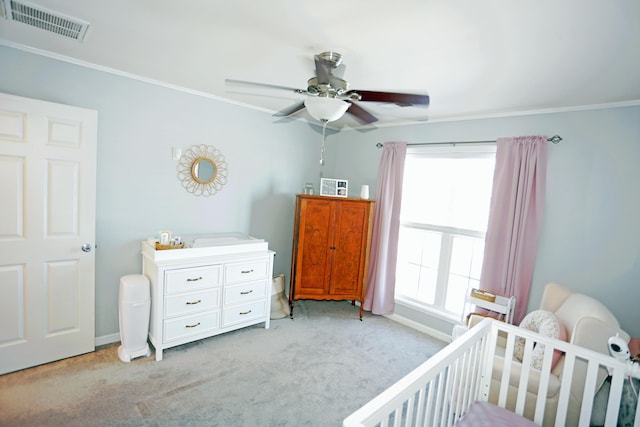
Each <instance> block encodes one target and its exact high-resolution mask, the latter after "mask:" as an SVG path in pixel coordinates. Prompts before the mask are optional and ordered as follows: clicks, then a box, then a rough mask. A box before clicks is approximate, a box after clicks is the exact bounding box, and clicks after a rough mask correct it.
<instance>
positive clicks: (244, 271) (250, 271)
mask: <svg viewBox="0 0 640 427" xmlns="http://www.w3.org/2000/svg"><path fill="white" fill-rule="evenodd" d="M240 273H242V274H248V273H253V268H252V269H251V270H242V271H240Z"/></svg>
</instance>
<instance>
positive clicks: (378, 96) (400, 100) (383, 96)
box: [350, 90, 429, 107]
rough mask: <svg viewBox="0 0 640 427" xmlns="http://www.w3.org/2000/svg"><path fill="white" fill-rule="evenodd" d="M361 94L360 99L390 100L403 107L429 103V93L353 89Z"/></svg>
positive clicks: (373, 100)
mask: <svg viewBox="0 0 640 427" xmlns="http://www.w3.org/2000/svg"><path fill="white" fill-rule="evenodd" d="M350 92H355V93H357V94H358V95H360V101H368V102H390V103H393V104H398V105H400V106H402V107H406V106H410V105H429V95H418V94H411V93H395V92H376V91H369V90H352V91H350Z"/></svg>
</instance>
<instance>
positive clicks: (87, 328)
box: [0, 93, 97, 374]
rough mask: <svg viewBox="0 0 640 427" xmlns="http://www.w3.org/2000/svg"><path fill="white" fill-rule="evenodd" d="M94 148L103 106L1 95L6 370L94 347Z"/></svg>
mask: <svg viewBox="0 0 640 427" xmlns="http://www.w3.org/2000/svg"><path fill="white" fill-rule="evenodd" d="M96 146H97V112H95V111H91V110H86V109H81V108H76V107H70V106H67V105H61V104H54V103H50V102H44V101H38V100H33V99H28V98H21V97H17V96H12V95H7V94H3V93H0V374H3V373H7V372H12V371H16V370H20V369H24V368H28V367H30V366H35V365H39V364H43V363H47V362H51V361H54V360H58V359H63V358H66V357H70V356H75V355H78V354H82V353H87V352H90V351H93V350H95V344H94V343H95V305H94V299H95V255H94V251H93V245H94V241H95V187H96V172H95V169H96ZM84 245H90V246H84ZM83 246H84V250H83Z"/></svg>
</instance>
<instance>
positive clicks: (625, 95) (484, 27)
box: [0, 0, 640, 127]
mask: <svg viewBox="0 0 640 427" xmlns="http://www.w3.org/2000/svg"><path fill="white" fill-rule="evenodd" d="M6 1H8V0H6ZM29 3H32V4H35V5H38V6H40V7H43V8H46V9H49V10H51V11H54V12H58V13H62V14H65V15H69V16H71V17H74V18H78V19H81V20H84V21H88V22H89V24H90V28H89V31H88V33H87V36H86V38H85V40H84V41H83V42H78V41H75V40H69V39H66V38H63V37H61V36H58V35H55V34H51V33H49V32H47V31H44V30H41V29H37V28H33V27H30V26H28V25H25V24H20V23H17V22H12V21H8V20H5V19H2V18H0V41H2V42H3V43H5V44H8V45H10V46H26V47H29V48H34V49H37V50H40V51H44V52H51V53H53V54H55V55H61V56H63V57H66V58H72V59H73V60H78V61H82V62H84V63H89V64H94V65H97V66H100V67H105V68H107V69H112V70H117V71H118V72H124V73H128V74H131V75H135V76H140V77H142V78H145V79H149V80H153V81H158V82H164V83H168V84H171V85H174V86H178V87H181V88H185V89H188V90H193V91H196V92H201V93H204V94H210V95H213V96H214V97H219V98H223V99H225V100H230V101H231V102H235V103H242V104H245V105H247V106H252V107H255V108H258V109H262V110H265V111H268V112H276V111H278V110H280V109H283V108H285V107H288V106H289V105H291V104H293V103H294V102H295V101H296V100H298V99H300V95H296V94H294V93H290V92H288V91H284V90H274V89H264V88H257V87H251V86H238V85H233V86H231V85H226V84H225V79H226V78H231V79H239V80H249V81H255V82H263V83H269V84H276V85H283V86H287V87H294V88H302V89H305V88H306V81H307V79H308V78H310V77H312V76H313V74H314V64H313V55H314V54H317V53H320V52H322V51H327V50H332V51H336V52H339V53H341V54H342V55H343V57H344V63H345V64H346V72H345V74H344V78H345V79H346V80H347V81H349V83H350V84H351V88H352V89H361V90H365V89H367V90H386V91H394V92H421V93H422V92H426V93H428V94H429V95H430V97H431V105H430V106H429V108H428V109H425V108H419V107H409V108H402V107H398V106H395V105H392V104H391V105H389V104H373V103H364V104H362V105H363V106H364V107H365V108H366V109H367V110H368V111H370V112H372V113H373V114H374V115H376V116H378V118H379V119H380V121H379V122H378V123H377V124H378V125H384V124H386V123H400V122H406V120H411V119H415V120H431V121H435V120H442V119H451V118H459V117H479V116H491V115H501V114H512V113H518V112H526V111H538V110H547V109H562V108H567V107H569V108H573V107H579V106H588V105H598V104H608V103H622V104H638V103H640V1H638V0H535V1H534V0H529V1H524V0H521V1H514V0H484V1H478V0H458V1H454V0H452V1H444V0H397V1H393V2H391V1H388V0H350V1H347V0H323V1H313V2H312V1H303V0H269V1H266V0H265V1H261V0H233V1H222V0H183V1H175V0H172V1H169V0H135V1H131V0H110V1H104V0H29ZM0 60H1V58H0ZM300 116H301V117H306V113H303V114H301V115H300ZM348 116H349V115H348V114H347V115H346V116H345V118H343V119H340V121H338V122H335V123H333V125H334V126H336V127H344V126H349V127H352V126H353V127H355V126H357V125H358V123H357V122H356V121H354V120H352V119H350V118H349V117H348Z"/></svg>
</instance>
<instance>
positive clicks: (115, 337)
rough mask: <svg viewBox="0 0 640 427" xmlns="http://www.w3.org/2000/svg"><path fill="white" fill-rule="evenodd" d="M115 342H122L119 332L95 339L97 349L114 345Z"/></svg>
mask: <svg viewBox="0 0 640 427" xmlns="http://www.w3.org/2000/svg"><path fill="white" fill-rule="evenodd" d="M114 342H120V333H119V332H116V333H115V334H109V335H102V336H101V337H96V339H95V345H96V347H98V346H101V345H107V344H113V343H114Z"/></svg>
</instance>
